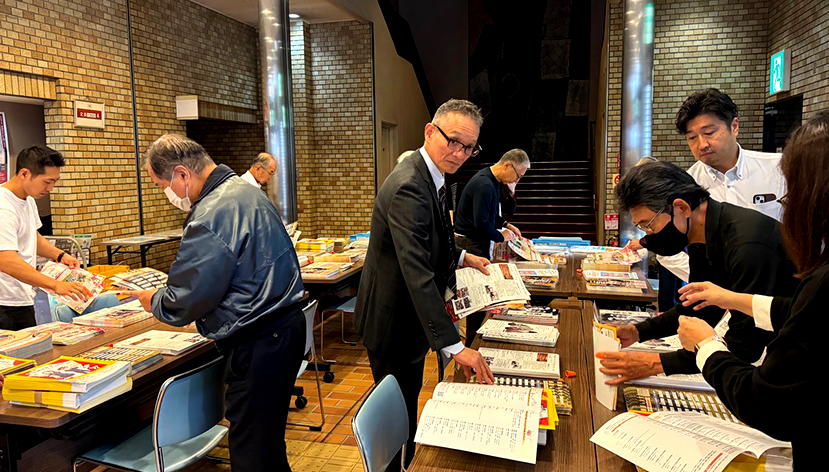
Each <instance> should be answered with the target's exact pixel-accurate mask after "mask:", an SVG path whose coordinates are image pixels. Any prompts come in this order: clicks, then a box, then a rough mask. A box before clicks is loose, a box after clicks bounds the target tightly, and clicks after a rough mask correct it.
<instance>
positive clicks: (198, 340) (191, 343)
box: [112, 329, 209, 356]
mask: <svg viewBox="0 0 829 472" xmlns="http://www.w3.org/2000/svg"><path fill="white" fill-rule="evenodd" d="M208 341H209V339H207V338H205V337H204V336H202V335H200V334H198V333H188V332H185V331H161V330H155V329H154V330H151V331H147V332H145V333H141V334H139V335H137V336H133V337H131V338H129V339H125V340H123V341H119V342H117V343H115V344H113V345H112V347H119V348H125V349H149V350H153V351H158V352H160V353H162V354H166V355H170V356H177V355H179V354H182V353H185V352H187V351H189V350H191V349H194V348H196V347H197V346H199V345H201V344H204V343H206V342H208Z"/></svg>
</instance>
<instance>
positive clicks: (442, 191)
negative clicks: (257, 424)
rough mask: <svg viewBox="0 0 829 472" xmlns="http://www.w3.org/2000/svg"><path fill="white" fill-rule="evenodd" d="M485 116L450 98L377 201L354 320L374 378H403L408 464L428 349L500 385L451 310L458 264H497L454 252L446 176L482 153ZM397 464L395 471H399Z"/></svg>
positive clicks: (483, 268)
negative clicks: (448, 303) (469, 343)
mask: <svg viewBox="0 0 829 472" xmlns="http://www.w3.org/2000/svg"><path fill="white" fill-rule="evenodd" d="M482 123H483V117H482V116H481V112H480V110H479V109H478V107H476V106H475V105H473V104H472V103H470V102H468V101H466V100H454V99H453V100H449V101H448V102H446V103H444V104H443V105H441V106H440V108H438V110H437V112H436V113H435V116H434V118H433V119H432V121H431V122H430V123H428V124H426V129H425V141H424V144H423V147H422V148H420V149H419V150H417V151H415V152H414V153H412V154H411V155H410V156H409V157H408V158H406V159H404V160H403V161H402V162H401V163H399V164H398V165H397V166H396V167H395V168H394V171H393V172H392V173H391V174H390V175H389V177H388V178H387V179H386V181H385V182H384V183H383V186H382V187H381V188H380V192H379V193H378V194H377V198H376V199H375V202H374V211H373V213H372V216H371V240H370V242H369V248H368V254H367V255H366V262H365V266H364V268H363V275H362V279H361V280H360V289H359V291H358V293H357V306H356V309H355V312H354V323H355V325H356V327H357V330H358V331H359V333H360V334H361V335H362V337H363V344H364V345H365V347H366V350H367V351H368V357H369V362H370V363H371V372H372V375H373V376H374V380H375V382H379V381H380V379H382V378H383V377H384V376H386V375H389V374H391V375H394V377H395V378H396V379H397V381H398V383H399V384H400V388H401V390H402V391H403V397H404V398H405V400H406V408H407V410H408V414H409V441H408V443H407V448H406V463H407V464H408V463H409V462H410V461H411V458H412V457H413V456H414V435H415V431H416V428H417V397H418V395H419V394H420V388H421V386H422V385H423V366H424V360H425V357H426V353H427V352H428V350H429V348H431V349H432V350H434V351H440V352H442V353H443V355H444V356H445V357H447V358H448V357H450V356H451V357H453V358H454V359H455V361H456V362H458V363H459V364H461V365H462V366H463V368H464V370H465V371H466V373H467V375H469V374H470V373H471V372H470V370H471V369H475V371H476V372H477V374H478V378H479V381H481V382H486V383H491V382H492V380H494V379H493V377H492V372H491V371H490V370H489V367H488V366H487V364H486V361H485V360H484V358H483V357H482V356H481V355H480V354H479V353H478V351H475V350H472V349H469V348H466V347H464V345H463V343H462V342H461V339H460V336H459V334H458V331H457V329H456V328H455V325H454V324H453V323H452V320H451V318H450V317H449V315H448V314H447V312H446V304H445V303H446V301H447V300H448V299H449V298H451V296H452V290H453V289H454V288H455V269H456V267H457V265H458V263H461V264H462V265H463V266H465V267H475V268H477V269H478V270H480V271H481V272H483V273H485V274H487V273H488V270H487V269H486V265H487V264H489V261H488V260H486V259H484V258H482V257H478V256H474V255H472V254H468V253H466V252H465V251H462V252H461V253H460V255H458V253H457V252H456V250H455V244H454V233H453V230H452V223H451V221H450V218H449V207H448V205H447V203H446V187H445V185H444V182H445V179H444V174H445V173H446V172H448V173H454V172H455V171H457V170H458V168H459V167H460V166H461V164H463V163H464V162H466V160H467V159H468V158H469V157H470V156H472V155H475V154H477V153H478V152H480V150H481V147H480V146H479V145H478V144H477V142H478V133H479V132H480V129H481V124H482ZM399 467H400V461H399V460H393V461H392V463H391V464H390V465H389V468H388V469H387V470H389V471H391V470H398V468H399Z"/></svg>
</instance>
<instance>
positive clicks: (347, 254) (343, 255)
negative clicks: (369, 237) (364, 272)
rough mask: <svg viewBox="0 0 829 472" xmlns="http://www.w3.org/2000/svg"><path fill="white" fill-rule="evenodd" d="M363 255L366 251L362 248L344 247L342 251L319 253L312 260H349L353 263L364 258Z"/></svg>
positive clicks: (364, 255)
mask: <svg viewBox="0 0 829 472" xmlns="http://www.w3.org/2000/svg"><path fill="white" fill-rule="evenodd" d="M365 257H366V251H365V250H364V249H346V250H344V251H342V252H334V253H329V254H320V255H319V256H316V257H314V262H349V263H352V264H355V263H357V262H360V261H361V260H363V259H365Z"/></svg>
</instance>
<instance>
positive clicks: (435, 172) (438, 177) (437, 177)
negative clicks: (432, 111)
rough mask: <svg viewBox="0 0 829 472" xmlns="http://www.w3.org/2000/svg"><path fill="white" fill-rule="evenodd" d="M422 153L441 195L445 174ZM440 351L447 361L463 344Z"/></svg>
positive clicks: (460, 262) (427, 154)
mask: <svg viewBox="0 0 829 472" xmlns="http://www.w3.org/2000/svg"><path fill="white" fill-rule="evenodd" d="M420 153H421V154H422V155H423V160H424V161H425V162H426V168H428V169H429V174H431V175H432V182H434V184H435V192H438V193H440V188H441V187H443V186H444V185H445V183H446V177H445V176H444V175H443V172H441V171H440V169H438V166H436V165H435V163H434V162H432V158H431V157H429V153H427V152H426V148H425V147H422V148H420ZM465 254H466V251H461V255H460V258H459V260H458V266H459V267H462V266H463V256H464V255H465ZM447 316H449V315H447ZM473 334H474V333H473ZM466 335H467V336H469V333H466ZM440 351H441V352H442V353H443V355H444V357H446V358H447V359H451V357H452V356H454V355H455V354H458V353H459V352H461V351H463V343H462V342H458V343H456V344H453V345H451V346H446V347H445V348H443V349H441V350H440Z"/></svg>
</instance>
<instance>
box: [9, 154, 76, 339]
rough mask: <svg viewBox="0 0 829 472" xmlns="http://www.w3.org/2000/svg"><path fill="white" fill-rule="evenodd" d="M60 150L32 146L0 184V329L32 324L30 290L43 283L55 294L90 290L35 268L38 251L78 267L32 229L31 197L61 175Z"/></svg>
mask: <svg viewBox="0 0 829 472" xmlns="http://www.w3.org/2000/svg"><path fill="white" fill-rule="evenodd" d="M64 164H65V161H64V160H63V156H62V155H61V154H60V153H59V152H57V151H55V150H52V149H49V148H47V147H40V146H32V147H29V148H26V149H24V150H22V151H20V153H19V154H18V156H17V174H16V175H15V176H14V177H12V178H11V180H9V181H8V182H6V183H5V184H3V185H2V186H0V221H2V224H0V329H10V330H18V329H23V328H28V327H30V326H34V325H35V324H36V323H35V310H34V291H33V290H32V287H41V288H48V289H51V290H53V291H54V292H55V293H57V294H58V295H65V296H73V297H77V298H84V299H85V298H86V297H88V296H92V294H91V293H89V290H87V289H86V288H85V287H84V286H83V285H81V284H79V283H76V282H58V281H56V280H54V279H52V278H50V277H47V276H45V275H43V274H41V273H40V272H38V271H37V270H36V269H35V263H36V260H37V256H41V257H45V258H47V259H51V260H53V261H56V262H60V263H63V264H66V265H67V266H69V267H72V268H78V267H80V263H79V262H78V260H77V259H75V258H74V257H72V256H70V255H69V254H66V253H65V252H63V251H61V250H60V249H58V248H56V247H55V246H53V245H52V244H50V243H49V242H48V241H46V239H45V238H44V237H43V236H41V235H40V233H38V232H37V230H38V228H40V217H39V216H38V214H37V206H36V205H35V198H41V197H45V196H46V195H48V194H49V193H50V192H51V191H52V189H53V188H55V183H57V181H58V179H60V168H61V167H63V166H64Z"/></svg>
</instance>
